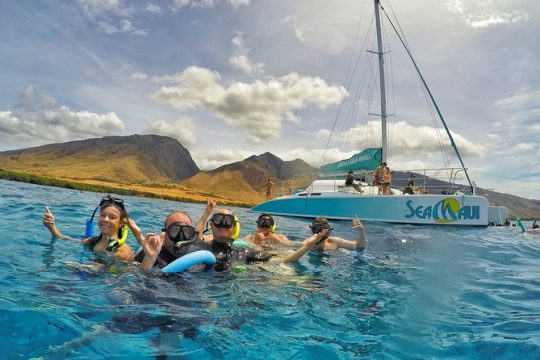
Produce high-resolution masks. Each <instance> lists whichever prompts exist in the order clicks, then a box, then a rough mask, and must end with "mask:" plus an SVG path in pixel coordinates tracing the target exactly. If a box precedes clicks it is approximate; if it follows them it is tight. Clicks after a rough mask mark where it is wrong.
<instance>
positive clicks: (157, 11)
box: [144, 3, 163, 14]
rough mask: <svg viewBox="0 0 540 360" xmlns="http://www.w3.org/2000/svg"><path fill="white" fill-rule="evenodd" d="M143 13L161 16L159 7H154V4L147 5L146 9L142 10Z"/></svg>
mask: <svg viewBox="0 0 540 360" xmlns="http://www.w3.org/2000/svg"><path fill="white" fill-rule="evenodd" d="M144 11H146V12H149V13H154V14H161V12H162V11H163V10H162V9H161V7H160V6H159V5H156V4H154V3H148V4H147V5H146V7H145V8H144Z"/></svg>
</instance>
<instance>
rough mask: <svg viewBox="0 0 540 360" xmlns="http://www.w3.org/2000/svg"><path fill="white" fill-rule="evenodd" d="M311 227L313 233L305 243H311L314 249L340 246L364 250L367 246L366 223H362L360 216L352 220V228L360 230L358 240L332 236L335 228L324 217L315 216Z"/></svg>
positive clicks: (330, 248)
mask: <svg viewBox="0 0 540 360" xmlns="http://www.w3.org/2000/svg"><path fill="white" fill-rule="evenodd" d="M310 228H311V232H312V235H311V236H310V237H308V238H307V239H305V240H304V244H311V245H310V248H311V249H313V250H318V251H324V250H334V249H339V248H345V249H356V250H364V248H365V247H366V234H365V230H364V225H362V222H361V221H360V219H359V218H354V220H353V221H352V229H353V230H355V231H358V238H357V239H356V241H352V240H345V239H343V238H341V237H337V236H330V235H331V233H332V230H333V229H334V228H332V226H331V225H330V223H329V222H328V220H327V219H326V218H324V217H318V218H315V219H314V220H313V222H312V223H311V225H310Z"/></svg>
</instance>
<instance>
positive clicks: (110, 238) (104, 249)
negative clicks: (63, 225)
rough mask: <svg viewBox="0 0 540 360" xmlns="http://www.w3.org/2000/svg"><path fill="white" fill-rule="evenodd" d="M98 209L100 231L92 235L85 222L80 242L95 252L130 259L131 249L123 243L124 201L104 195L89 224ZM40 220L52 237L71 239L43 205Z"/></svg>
mask: <svg viewBox="0 0 540 360" xmlns="http://www.w3.org/2000/svg"><path fill="white" fill-rule="evenodd" d="M98 209H99V217H98V226H99V229H100V230H101V233H100V234H99V235H98V236H92V231H91V226H88V223H87V234H86V236H87V237H86V238H84V239H82V240H81V243H83V244H85V245H87V246H88V248H89V249H90V250H92V251H94V252H96V253H110V254H113V255H114V256H115V257H116V258H117V259H119V260H124V261H127V260H131V259H132V258H133V255H134V252H133V249H131V247H130V246H129V245H127V244H126V243H125V242H126V238H127V233H128V226H127V224H126V220H127V218H128V217H129V215H128V213H127V211H126V208H125V206H124V201H123V200H122V199H118V198H113V197H111V196H110V195H107V196H105V197H104V198H103V199H102V200H101V202H100V203H99V205H98V206H97V207H96V210H94V214H92V218H91V219H90V221H89V224H92V220H93V218H94V215H95V213H96V211H97V210H98ZM42 221H43V225H45V227H47V229H49V231H50V232H51V234H52V235H53V236H54V237H56V238H62V239H72V238H70V237H69V236H65V235H63V234H62V233H61V232H60V230H58V228H57V227H56V224H55V221H54V215H53V214H52V212H51V210H50V209H49V208H48V207H45V213H44V214H43V219H42Z"/></svg>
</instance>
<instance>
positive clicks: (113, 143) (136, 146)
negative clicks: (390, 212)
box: [0, 134, 540, 218]
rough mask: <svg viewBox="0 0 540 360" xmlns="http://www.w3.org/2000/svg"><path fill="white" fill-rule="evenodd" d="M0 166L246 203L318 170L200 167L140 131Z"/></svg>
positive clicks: (271, 163) (260, 162)
mask: <svg viewBox="0 0 540 360" xmlns="http://www.w3.org/2000/svg"><path fill="white" fill-rule="evenodd" d="M0 168H1V169H4V170H8V171H15V172H20V173H25V174H32V175H36V176H45V177H51V178H56V179H62V180H66V181H73V182H82V183H86V184H93V185H96V184H103V185H105V186H112V187H116V188H123V189H125V188H129V189H138V191H139V192H140V193H142V194H144V193H146V192H147V191H146V190H148V191H149V192H151V193H153V194H155V195H156V196H174V197H176V198H181V199H184V200H185V199H189V198H191V199H193V200H194V201H204V199H206V198H211V197H213V198H216V199H218V200H219V201H222V202H228V203H243V204H246V205H248V206H249V205H252V204H256V203H259V202H261V201H263V200H264V195H265V194H264V193H265V184H266V180H267V179H270V180H271V181H272V182H274V195H280V192H281V191H283V192H286V191H288V190H290V189H291V188H293V187H294V188H302V187H307V185H309V183H310V182H311V180H312V179H313V178H314V177H315V176H316V173H317V169H315V168H313V167H311V166H310V165H309V164H307V163H306V162H305V161H303V160H301V159H295V160H292V161H283V160H282V159H280V158H279V157H277V156H276V155H274V154H272V153H270V152H265V153H263V154H260V155H251V156H249V157H247V158H246V159H244V160H241V161H237V162H233V163H230V164H225V165H222V166H220V167H218V168H216V169H213V170H208V171H201V170H200V169H199V167H198V166H197V164H196V163H195V161H194V160H193V159H192V157H191V154H190V153H189V150H187V149H186V148H185V147H183V146H182V144H180V143H179V142H178V140H176V139H173V138H170V137H167V136H160V135H137V134H135V135H130V136H107V137H103V138H93V139H86V140H76V141H69V142H65V143H55V144H48V145H42V146H36V147H31V148H25V149H18V150H10V151H4V152H0ZM395 173H396V174H399V172H395ZM408 174H409V173H407V172H402V174H401V175H400V176H395V178H396V181H395V182H393V185H394V186H396V187H398V188H399V187H402V186H404V183H403V184H401V183H400V182H399V181H398V180H397V179H398V178H401V179H406V178H407V177H408ZM462 187H463V188H465V187H464V186H462ZM465 191H466V190H465ZM478 193H479V195H483V196H486V197H487V198H488V200H489V201H490V203H492V204H498V205H502V206H506V207H508V208H509V210H510V214H511V215H512V216H513V217H516V216H517V217H522V218H540V200H529V199H525V198H522V197H519V196H516V195H511V194H504V193H499V192H495V191H491V190H486V189H482V188H478ZM168 194H169V195H168ZM171 194H174V195H171Z"/></svg>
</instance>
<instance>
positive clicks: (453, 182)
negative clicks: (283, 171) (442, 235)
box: [291, 168, 470, 195]
mask: <svg viewBox="0 0 540 360" xmlns="http://www.w3.org/2000/svg"><path fill="white" fill-rule="evenodd" d="M411 174H414V176H415V177H414V183H415V186H414V189H413V191H414V194H445V195H446V194H455V193H459V192H469V191H470V189H469V187H468V186H466V185H464V184H460V183H459V181H461V180H463V179H464V176H463V175H464V170H463V169H462V168H444V169H440V168H437V169H435V168H434V169H429V168H428V169H412V170H401V169H400V170H395V171H392V179H391V184H390V186H391V188H392V189H394V190H396V191H393V193H400V191H403V190H405V188H406V187H407V183H408V181H409V178H410V176H411ZM354 175H355V177H356V178H357V179H360V182H359V185H360V186H361V187H362V188H363V189H364V191H363V194H364V195H372V194H377V193H379V191H378V190H377V185H375V184H374V180H375V172H374V171H364V172H361V171H359V172H356V173H355V174H354ZM295 192H296V193H298V191H295ZM313 192H315V193H320V192H355V191H354V190H353V189H352V187H351V186H346V185H345V184H344V178H343V177H338V178H337V179H319V180H317V181H316V183H315V182H314V183H313V184H312V185H310V186H308V187H307V188H306V189H304V190H303V191H301V194H302V195H307V194H311V193H313ZM291 194H293V192H291Z"/></svg>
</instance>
